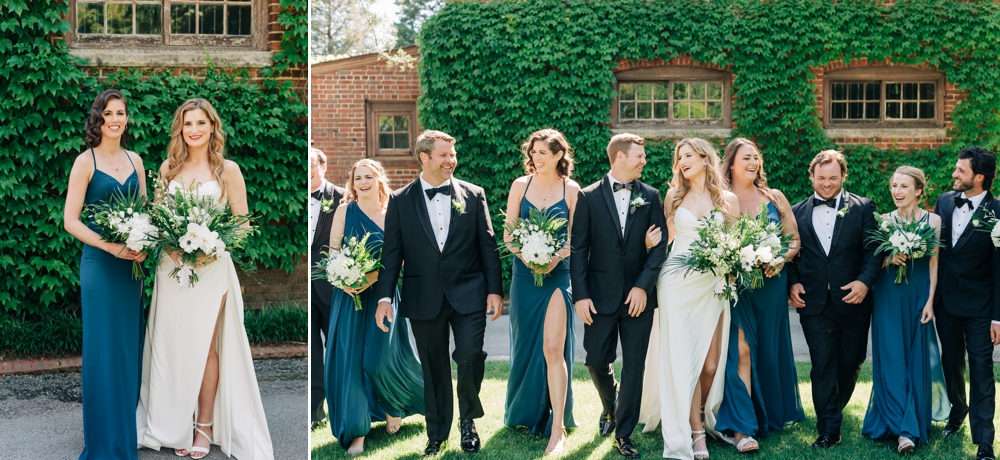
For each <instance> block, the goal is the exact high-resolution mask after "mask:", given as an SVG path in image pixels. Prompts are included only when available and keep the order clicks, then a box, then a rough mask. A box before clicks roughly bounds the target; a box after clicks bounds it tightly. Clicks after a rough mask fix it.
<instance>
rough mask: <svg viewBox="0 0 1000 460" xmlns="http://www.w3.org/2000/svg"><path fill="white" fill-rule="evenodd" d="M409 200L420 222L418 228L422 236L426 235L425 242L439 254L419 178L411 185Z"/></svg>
mask: <svg viewBox="0 0 1000 460" xmlns="http://www.w3.org/2000/svg"><path fill="white" fill-rule="evenodd" d="M410 198H411V199H412V200H413V209H415V210H416V211H417V220H419V221H420V226H421V227H423V229H424V234H426V235H427V240H428V241H429V242H430V243H431V246H433V247H434V250H435V251H437V252H439V253H440V252H441V250H440V249H438V243H437V238H435V237H434V230H433V229H432V228H431V217H430V214H428V211H427V203H425V202H424V190H423V187H421V186H420V179H419V178H418V179H417V180H415V181H414V182H413V184H412V185H411V189H410ZM404 222H405V220H404Z"/></svg>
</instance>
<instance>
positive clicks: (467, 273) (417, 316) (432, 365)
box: [375, 131, 503, 456]
mask: <svg viewBox="0 0 1000 460" xmlns="http://www.w3.org/2000/svg"><path fill="white" fill-rule="evenodd" d="M414 148H415V150H416V152H417V156H418V157H419V159H420V168H421V172H420V177H419V178H417V180H415V181H413V182H411V183H410V184H409V185H407V186H405V187H403V188H400V189H399V190H396V191H394V192H393V193H392V195H391V196H390V197H389V208H388V210H387V211H386V217H385V242H384V244H383V246H382V264H383V265H384V266H385V268H383V269H382V272H383V273H384V275H383V278H382V281H383V282H382V283H380V284H379V286H380V287H379V292H378V296H379V298H380V300H379V305H378V310H377V311H376V312H375V322H376V324H377V325H378V326H379V328H381V329H382V330H383V331H388V328H386V326H385V323H384V322H383V321H382V320H383V319H385V318H388V319H389V320H390V321H392V304H391V302H390V299H391V298H392V296H393V292H394V290H395V288H396V282H397V281H398V280H399V270H400V267H403V269H404V271H405V273H404V274H403V287H402V292H401V295H402V300H401V301H400V303H399V314H400V316H402V317H406V318H409V319H410V327H411V328H412V330H413V338H414V339H415V340H416V343H417V353H418V354H419V355H420V365H421V366H422V367H423V371H424V403H425V405H426V411H427V413H426V414H425V419H426V423H427V438H428V441H427V448H426V449H425V451H424V455H425V456H430V455H434V454H437V453H438V452H439V451H440V449H441V444H442V443H443V442H444V441H445V440H446V439H448V434H449V433H450V431H451V420H452V413H453V407H452V390H451V363H450V362H448V347H449V344H448V326H449V325H450V326H451V332H452V334H453V335H454V336H455V352H454V353H453V354H452V359H454V360H455V363H456V364H457V365H458V411H459V426H460V428H461V430H462V450H463V451H465V452H468V453H473V452H478V451H479V447H480V441H479V435H478V434H477V433H476V425H475V423H474V422H473V421H472V419H475V418H479V417H482V416H483V406H482V404H481V403H480V401H479V389H480V387H481V386H482V382H483V373H484V371H485V365H484V363H485V361H486V353H485V352H484V351H483V335H484V333H485V332H486V315H485V314H488V313H492V314H493V320H496V319H497V318H499V317H500V314H501V312H502V311H503V303H502V294H503V281H502V278H501V269H500V255H499V253H498V252H497V241H496V237H495V236H494V234H493V224H492V223H491V222H490V212H489V208H488V207H487V205H486V194H485V192H484V191H483V189H482V188H481V187H478V186H476V185H472V184H470V183H468V182H464V181H460V180H458V179H455V178H453V177H452V173H453V171H454V170H455V166H456V165H457V159H456V154H455V139H454V138H453V137H451V136H449V135H447V134H445V133H443V132H440V131H424V132H423V133H421V134H420V136H418V137H417V140H416V142H415V143H414ZM404 227H405V228H404Z"/></svg>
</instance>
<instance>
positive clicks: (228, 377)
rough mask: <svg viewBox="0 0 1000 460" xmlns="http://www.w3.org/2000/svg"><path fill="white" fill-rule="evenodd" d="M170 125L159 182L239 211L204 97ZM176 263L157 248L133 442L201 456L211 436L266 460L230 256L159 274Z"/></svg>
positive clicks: (230, 166) (236, 177) (231, 171)
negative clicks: (188, 271) (186, 272)
mask: <svg viewBox="0 0 1000 460" xmlns="http://www.w3.org/2000/svg"><path fill="white" fill-rule="evenodd" d="M171 133H172V138H171V140H170V147H169V151H168V157H167V161H165V162H163V165H162V166H161V167H160V175H161V178H162V180H164V181H167V183H168V190H169V191H173V190H176V189H177V188H178V187H188V188H190V189H194V190H197V192H198V193H199V194H201V195H209V196H212V197H214V198H216V199H218V200H220V201H222V200H226V201H228V203H229V205H230V206H231V208H232V210H233V213H234V214H246V213H247V212H248V206H247V199H246V184H245V183H244V181H243V175H242V173H241V172H240V168H239V166H237V165H236V163H233V162H232V161H229V160H225V159H224V158H223V156H222V152H223V147H224V142H225V139H224V134H223V131H222V126H221V122H220V120H219V116H218V115H217V114H216V112H215V109H213V108H212V106H211V105H210V104H209V103H208V101H206V100H204V99H191V100H189V101H187V102H185V103H184V104H183V105H181V107H180V108H178V109H177V112H176V113H175V114H174V121H173V124H172V126H171ZM175 264H176V262H175V261H174V259H173V258H172V257H171V256H170V255H169V254H164V255H163V257H161V259H160V261H159V265H158V266H157V268H156V284H155V285H154V287H153V299H152V306H151V307H150V311H149V322H148V324H147V327H146V341H145V346H144V348H143V354H142V385H141V388H140V391H139V405H138V408H137V410H136V422H137V427H138V435H139V447H149V448H152V449H156V450H159V449H160V448H161V447H169V448H174V449H175V451H176V453H177V455H180V456H186V455H189V454H190V455H191V457H192V458H203V457H205V456H206V455H208V452H209V449H210V448H211V446H210V444H216V445H218V446H219V447H220V448H221V449H222V452H223V453H225V454H226V455H229V456H233V457H236V458H237V459H239V460H250V459H254V460H259V459H273V458H274V454H273V451H272V446H271V436H270V434H269V433H268V429H267V420H266V419H265V418H264V408H263V405H262V404H261V400H260V391H259V389H258V387H257V378H256V376H255V374H254V367H253V360H252V357H251V354H250V344H249V341H248V340H247V334H246V329H245V328H244V326H243V296H242V295H241V293H240V284H239V279H238V278H237V277H236V268H235V266H234V265H233V261H232V259H231V258H230V257H229V256H228V255H227V256H223V257H220V258H218V259H217V260H214V261H212V260H206V261H205V264H204V265H201V266H199V267H198V268H197V269H196V273H197V275H198V282H197V283H196V284H195V285H194V286H193V287H186V288H182V287H181V286H180V284H179V283H178V282H177V281H176V280H174V279H172V278H170V277H169V276H168V274H169V273H170V271H171V270H172V269H173V267H174V266H176V265H175ZM195 422H197V423H195Z"/></svg>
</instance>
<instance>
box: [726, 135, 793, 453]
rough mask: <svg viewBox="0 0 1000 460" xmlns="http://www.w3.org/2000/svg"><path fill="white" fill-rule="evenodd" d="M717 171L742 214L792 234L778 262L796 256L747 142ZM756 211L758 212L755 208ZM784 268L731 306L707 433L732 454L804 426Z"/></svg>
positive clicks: (733, 146)
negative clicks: (718, 397)
mask: <svg viewBox="0 0 1000 460" xmlns="http://www.w3.org/2000/svg"><path fill="white" fill-rule="evenodd" d="M723 162H724V171H725V176H726V180H727V183H728V185H729V189H730V191H732V192H733V193H734V194H736V196H737V198H739V200H740V208H741V211H742V212H744V213H750V214H756V213H758V212H766V213H767V219H768V220H769V221H771V222H777V223H780V224H781V228H782V233H784V234H785V235H792V240H791V242H790V246H791V247H792V249H791V250H789V251H788V253H787V254H786V255H785V258H786V260H785V261H784V262H787V260H790V259H792V258H793V257H795V255H796V254H797V253H798V247H799V236H798V226H797V225H796V222H795V217H794V216H793V215H792V210H791V205H790V204H789V203H788V199H786V198H785V196H784V195H783V194H782V193H781V192H780V191H779V190H777V189H772V188H768V187H767V179H766V176H765V175H764V164H763V159H762V158H761V155H760V151H759V150H758V149H757V146H756V145H754V143H753V142H752V141H750V140H747V139H744V138H737V139H734V140H733V141H732V142H730V143H729V145H728V146H727V147H726V155H725V159H724V160H723ZM761 205H764V206H765V207H764V208H763V210H762V209H761ZM784 262H782V263H779V264H777V265H775V266H773V267H768V268H767V270H766V271H765V275H766V276H765V278H764V285H763V286H762V287H760V288H758V289H753V290H744V291H741V292H740V293H739V300H738V301H737V302H736V304H735V305H734V308H733V314H732V327H730V329H729V331H730V333H729V351H728V359H727V360H726V385H725V391H724V395H723V399H722V405H721V406H720V407H719V416H718V421H717V422H716V425H715V429H716V430H718V431H719V432H720V433H721V434H722V435H723V439H724V440H726V441H728V442H731V443H733V444H735V445H736V449H737V450H738V451H740V452H748V451H753V450H758V449H759V448H760V446H759V445H758V444H757V441H756V440H755V439H754V438H753V436H757V437H766V436H767V433H768V430H781V429H783V428H784V427H785V425H787V424H789V423H794V422H801V421H803V420H805V412H803V410H802V401H801V399H800V398H799V386H798V374H797V373H796V370H795V357H794V355H793V353H792V336H791V331H790V329H789V324H788V278H787V276H786V274H785V272H784V271H782V270H781V269H782V267H783V265H784Z"/></svg>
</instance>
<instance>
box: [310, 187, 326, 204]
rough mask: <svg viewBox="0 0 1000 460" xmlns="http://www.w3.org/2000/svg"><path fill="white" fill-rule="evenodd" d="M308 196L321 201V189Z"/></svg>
mask: <svg viewBox="0 0 1000 460" xmlns="http://www.w3.org/2000/svg"><path fill="white" fill-rule="evenodd" d="M309 196H311V197H313V198H315V199H317V200H319V201H323V187H320V188H318V189H316V191H315V192H312V193H310V194H309Z"/></svg>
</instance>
